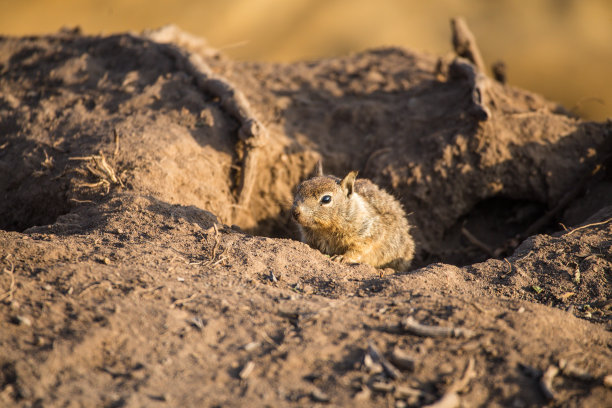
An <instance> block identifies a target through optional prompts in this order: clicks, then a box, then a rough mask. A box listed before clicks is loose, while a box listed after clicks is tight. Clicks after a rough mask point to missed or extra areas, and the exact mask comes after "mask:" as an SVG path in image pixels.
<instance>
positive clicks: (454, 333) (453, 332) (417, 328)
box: [401, 316, 475, 338]
mask: <svg viewBox="0 0 612 408" xmlns="http://www.w3.org/2000/svg"><path fill="white" fill-rule="evenodd" d="M401 326H402V328H403V329H404V330H405V331H407V332H409V333H412V334H416V335H418V336H423V337H465V338H470V337H473V336H474V335H475V333H474V332H473V331H472V330H469V329H464V328H460V327H440V326H427V325H424V324H420V323H419V322H417V321H416V320H414V318H413V317H412V316H408V317H407V318H406V319H405V320H404V321H403V322H402V325H401Z"/></svg>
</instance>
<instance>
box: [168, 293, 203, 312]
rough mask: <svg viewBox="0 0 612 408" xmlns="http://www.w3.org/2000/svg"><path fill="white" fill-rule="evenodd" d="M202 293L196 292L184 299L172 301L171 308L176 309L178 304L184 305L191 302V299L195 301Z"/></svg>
mask: <svg viewBox="0 0 612 408" xmlns="http://www.w3.org/2000/svg"><path fill="white" fill-rule="evenodd" d="M200 295H201V294H200V293H194V294H193V295H191V296H189V297H187V298H184V299H176V300H175V301H174V302H172V305H170V308H171V309H174V308H175V307H176V306H182V305H184V304H185V303H189V302H191V301H193V300H194V299H195V298H197V297H198V296H200Z"/></svg>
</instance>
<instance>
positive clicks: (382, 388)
mask: <svg viewBox="0 0 612 408" xmlns="http://www.w3.org/2000/svg"><path fill="white" fill-rule="evenodd" d="M393 388H394V386H393V384H389V383H385V382H382V381H377V382H375V383H373V384H372V389H373V390H374V391H376V392H382V393H387V392H391V391H393Z"/></svg>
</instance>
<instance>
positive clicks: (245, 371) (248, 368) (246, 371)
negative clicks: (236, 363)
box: [238, 361, 255, 380]
mask: <svg viewBox="0 0 612 408" xmlns="http://www.w3.org/2000/svg"><path fill="white" fill-rule="evenodd" d="M254 369H255V363H254V362H252V361H249V362H248V363H246V364H245V366H244V367H243V368H242V370H240V373H239V374H238V376H239V377H240V379H241V380H246V379H247V378H248V377H249V375H251V373H252V372H253V370H254Z"/></svg>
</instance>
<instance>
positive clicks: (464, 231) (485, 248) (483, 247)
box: [461, 227, 495, 258]
mask: <svg viewBox="0 0 612 408" xmlns="http://www.w3.org/2000/svg"><path fill="white" fill-rule="evenodd" d="M461 234H463V236H464V237H466V238H467V240H468V241H470V242H471V243H472V244H473V245H475V246H477V247H478V248H480V249H481V250H483V251H484V252H486V254H487V255H489V256H490V257H492V258H493V257H494V256H495V255H494V253H493V250H491V248H489V247H488V245H486V244H485V243H484V242H482V241H481V240H479V239H478V238H476V237H475V236H474V235H473V234H472V233H471V232H470V231H468V230H467V228H465V227H461Z"/></svg>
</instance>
